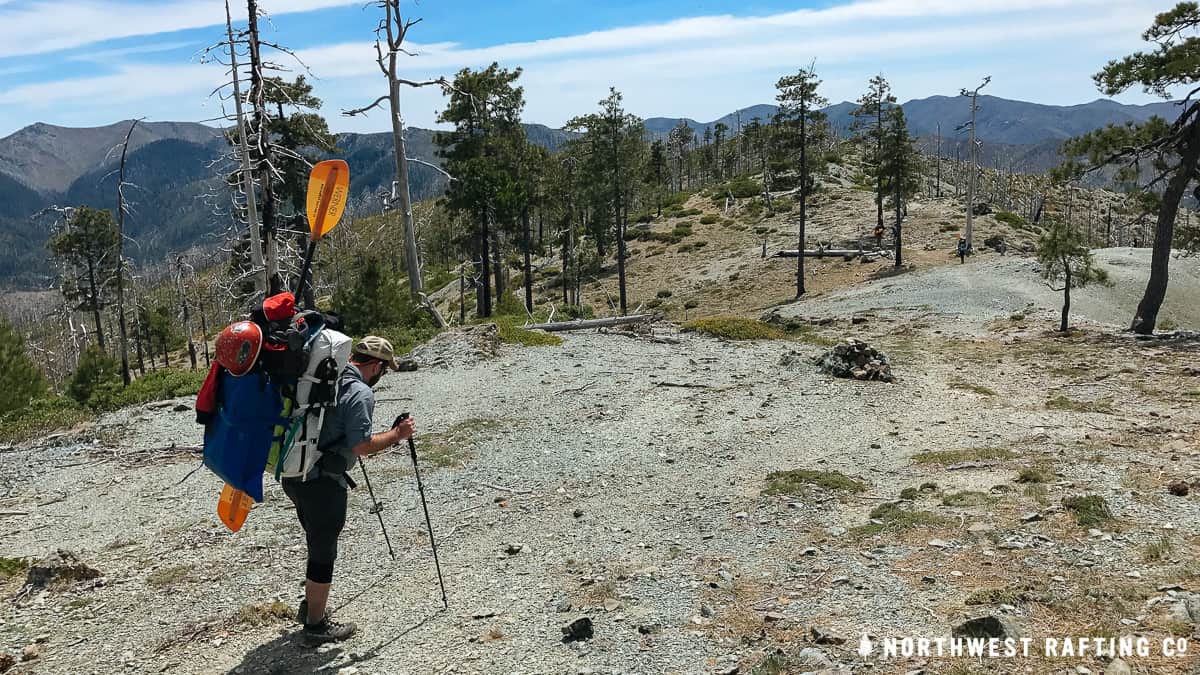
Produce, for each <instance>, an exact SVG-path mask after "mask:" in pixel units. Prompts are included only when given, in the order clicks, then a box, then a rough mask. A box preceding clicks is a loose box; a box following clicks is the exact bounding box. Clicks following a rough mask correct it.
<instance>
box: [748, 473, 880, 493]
mask: <svg viewBox="0 0 1200 675" xmlns="http://www.w3.org/2000/svg"><path fill="white" fill-rule="evenodd" d="M808 485H816V486H818V487H821V488H824V489H826V490H831V491H841V492H863V491H865V490H866V489H867V486H866V485H865V484H863V483H862V482H860V481H856V480H854V479H853V478H850V477H849V476H847V475H846V474H844V473H842V472H840V471H815V470H813V469H792V470H790V471H772V472H771V473H769V474H767V487H766V488H765V489H764V490H763V492H762V493H763V494H764V495H802V494H804V488H805V486H808Z"/></svg>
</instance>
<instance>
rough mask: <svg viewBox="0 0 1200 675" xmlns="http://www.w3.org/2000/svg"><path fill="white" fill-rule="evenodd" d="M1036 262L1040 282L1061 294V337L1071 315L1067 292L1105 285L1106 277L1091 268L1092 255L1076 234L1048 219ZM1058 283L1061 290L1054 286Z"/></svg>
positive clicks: (1056, 221)
mask: <svg viewBox="0 0 1200 675" xmlns="http://www.w3.org/2000/svg"><path fill="white" fill-rule="evenodd" d="M1037 256H1038V262H1039V263H1040V264H1041V267H1042V278H1044V279H1046V281H1047V282H1048V283H1047V284H1046V285H1047V286H1049V287H1050V289H1051V290H1053V291H1058V292H1062V294H1063V306H1062V320H1061V321H1060V323H1059V327H1058V330H1059V331H1061V332H1063V333H1065V332H1067V328H1068V318H1069V315H1070V313H1071V289H1072V288H1082V287H1084V286H1087V285H1088V284H1091V283H1094V282H1099V283H1101V284H1107V283H1108V275H1107V274H1106V273H1105V272H1104V270H1102V269H1098V268H1096V267H1093V260H1092V252H1091V250H1090V249H1089V248H1088V246H1087V242H1085V241H1084V239H1083V237H1082V236H1080V233H1079V232H1077V231H1075V230H1073V229H1072V228H1071V226H1070V225H1068V224H1067V223H1066V222H1064V221H1062V220H1059V219H1057V218H1056V219H1052V220H1051V221H1050V222H1049V223H1048V227H1047V228H1046V231H1045V232H1044V233H1043V234H1042V236H1041V237H1039V238H1038V243H1037ZM1059 282H1061V283H1062V288H1055V287H1054V284H1056V283H1059Z"/></svg>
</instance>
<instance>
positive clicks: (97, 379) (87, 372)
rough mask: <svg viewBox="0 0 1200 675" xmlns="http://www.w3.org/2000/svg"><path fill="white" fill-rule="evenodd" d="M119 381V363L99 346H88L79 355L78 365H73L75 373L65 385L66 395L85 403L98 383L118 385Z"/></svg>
mask: <svg viewBox="0 0 1200 675" xmlns="http://www.w3.org/2000/svg"><path fill="white" fill-rule="evenodd" d="M120 382H121V364H119V363H117V360H116V359H114V358H113V357H111V356H109V355H108V354H105V353H104V351H103V350H101V349H100V348H99V347H88V348H87V349H85V350H84V351H83V354H80V356H79V365H78V366H76V367H75V373H74V374H72V375H71V381H70V383H69V384H68V385H67V395H68V396H70V397H71V398H73V399H75V400H76V401H78V402H80V403H83V404H86V403H87V402H88V399H90V398H91V397H92V392H93V391H95V389H96V387H97V386H99V385H100V384H102V383H112V384H117V385H119V384H120Z"/></svg>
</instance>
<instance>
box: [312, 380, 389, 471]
mask: <svg viewBox="0 0 1200 675" xmlns="http://www.w3.org/2000/svg"><path fill="white" fill-rule="evenodd" d="M374 415H375V392H373V391H371V387H369V386H367V383H366V381H365V380H363V376H362V373H361V372H360V371H359V370H358V366H355V365H354V364H353V363H349V364H346V368H345V370H343V371H342V374H341V388H340V390H339V391H338V398H337V405H335V406H334V407H332V408H330V409H328V410H326V411H325V422H324V424H323V425H322V426H321V436H320V438H319V439H318V441H317V447H318V448H319V449H320V450H321V452H323V453H325V454H324V456H323V457H321V472H322V473H324V474H327V475H333V476H335V477H336V478H338V480H339V481H340V480H343V479H342V475H341V474H342V473H344V472H346V471H349V470H350V469H353V468H354V465H355V464H356V463H357V462H358V457H356V456H355V455H354V453H353V452H351V450H352V449H353V448H354V446H356V445H358V444H359V443H362V442H363V441H365V440H367V439H368V438H370V437H371V419H372V417H373V416H374Z"/></svg>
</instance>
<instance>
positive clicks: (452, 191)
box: [434, 63, 525, 317]
mask: <svg viewBox="0 0 1200 675" xmlns="http://www.w3.org/2000/svg"><path fill="white" fill-rule="evenodd" d="M520 76H521V69H520V68H517V69H515V70H511V71H510V70H507V69H504V68H501V67H500V65H499V64H497V63H493V64H492V65H490V66H488V67H487V68H486V69H484V70H479V71H473V70H470V69H469V68H464V69H462V70H461V71H459V72H458V74H457V75H456V76H455V78H454V85H453V87H452V93H451V94H450V100H449V102H448V103H447V104H446V109H445V110H443V111H442V112H441V113H439V114H438V121H439V122H448V123H450V124H453V125H454V130H453V131H450V132H443V133H437V134H435V135H434V143H436V144H437V146H438V148H439V149H438V155H439V156H440V157H442V158H444V159H445V160H446V170H447V171H448V172H449V173H450V174H451V175H452V176H454V177H455V180H453V181H451V182H450V187H449V189H448V190H447V191H446V204H447V205H448V206H449V207H450V208H451V209H452V210H455V211H459V212H461V213H464V214H468V215H469V217H470V222H471V223H472V225H473V226H474V227H473V229H474V231H473V232H472V233H471V234H470V237H469V239H470V240H471V241H472V242H473V243H474V245H475V256H473V257H477V259H478V260H480V261H481V263H482V270H481V272H482V274H481V280H482V287H481V288H480V291H481V292H480V293H479V295H478V296H477V301H478V314H479V316H485V317H486V316H491V314H492V280H491V278H490V275H489V272H490V271H493V269H492V266H493V264H494V260H493V259H492V257H493V253H496V254H497V255H496V256H495V260H499V259H500V256H499V255H498V253H499V251H498V246H499V240H498V238H497V237H496V230H497V228H498V227H499V226H500V223H501V218H503V217H505V216H506V215H509V214H506V213H501V212H498V210H497V209H499V208H501V207H502V204H501V203H500V202H501V193H503V192H505V191H506V190H510V189H511V186H510V183H512V182H513V181H515V180H517V178H516V175H515V169H514V167H513V164H512V161H511V159H512V154H513V153H512V152H511V150H512V149H513V148H516V147H519V141H518V139H523V138H524V133H525V132H524V129H523V128H522V127H521V123H520V116H521V110H522V109H523V108H524V107H525V96H524V90H523V89H522V88H521V87H519V86H515V84H514V83H515V82H516V80H517V78H519V77H520ZM506 151H509V152H506ZM506 203H511V202H506ZM505 224H506V225H510V226H511V225H512V223H511V222H510V223H505ZM494 272H495V278H496V280H500V279H501V276H502V270H501V269H500V268H499V267H498V266H497V267H496V268H495V269H494ZM500 292H501V288H500V284H497V285H496V293H497V295H499V294H500Z"/></svg>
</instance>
